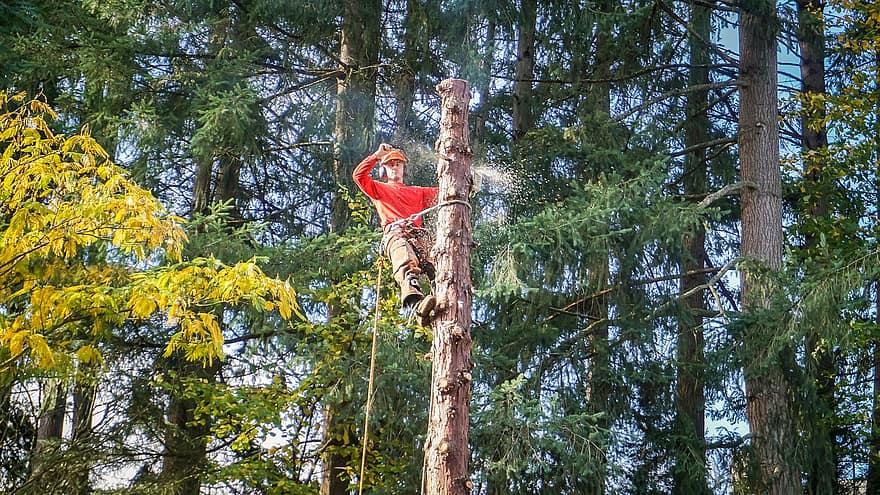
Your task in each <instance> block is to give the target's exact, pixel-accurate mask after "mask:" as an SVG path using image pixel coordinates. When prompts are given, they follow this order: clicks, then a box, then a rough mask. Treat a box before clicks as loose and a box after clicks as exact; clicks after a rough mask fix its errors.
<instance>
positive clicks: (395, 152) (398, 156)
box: [379, 149, 409, 165]
mask: <svg viewBox="0 0 880 495" xmlns="http://www.w3.org/2000/svg"><path fill="white" fill-rule="evenodd" d="M392 160H400V161H402V162H403V163H407V162H409V160H408V159H407V158H406V155H404V154H403V152H402V151H400V150H399V149H392V150H391V151H389V152H388V153H386V154H385V156H383V157H382V161H381V162H380V163H379V164H380V165H385V164H386V163H388V162H390V161H392Z"/></svg>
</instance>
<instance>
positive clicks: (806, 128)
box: [797, 0, 837, 495]
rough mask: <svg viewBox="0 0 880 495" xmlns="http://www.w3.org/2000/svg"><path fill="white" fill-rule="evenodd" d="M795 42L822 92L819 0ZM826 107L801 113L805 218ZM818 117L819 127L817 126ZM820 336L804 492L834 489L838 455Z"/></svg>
mask: <svg viewBox="0 0 880 495" xmlns="http://www.w3.org/2000/svg"><path fill="white" fill-rule="evenodd" d="M797 6H798V30H797V35H798V45H799V46H800V51H801V57H800V59H801V89H802V91H803V92H804V93H805V94H814V95H823V94H825V36H824V34H825V33H824V27H823V24H822V19H821V17H822V2H820V1H817V0H798V3H797ZM824 117H825V111H824V110H820V111H819V112H818V114H816V115H815V116H804V117H802V118H801V144H802V147H803V150H804V152H806V153H804V155H803V156H804V176H805V179H806V182H807V184H808V185H807V188H808V190H809V191H810V192H811V193H812V194H811V197H812V198H813V201H811V203H810V205H809V206H808V209H807V210H806V211H804V212H803V213H802V214H803V215H804V216H805V217H807V218H815V217H824V216H826V215H827V214H828V202H827V200H826V199H825V197H824V195H823V194H822V192H821V190H822V182H823V181H824V179H823V178H822V174H823V171H822V170H823V169H824V167H825V163H824V160H822V159H815V158H812V157H813V156H818V155H814V154H813V153H809V152H811V151H812V152H817V151H820V150H822V149H825V148H827V147H828V134H827V131H826V129H825V126H824V124H821V121H822V119H823V118H824ZM817 122H819V123H820V124H819V125H820V127H816V123H817ZM818 242H819V238H818V236H817V235H815V234H814V233H812V232H807V234H806V249H807V251H811V250H813V249H815V248H816V246H817V245H818ZM818 342H819V336H818V335H816V334H815V332H808V335H807V340H806V346H807V353H806V361H807V362H806V365H807V372H808V374H809V376H808V379H809V380H811V381H812V383H814V384H815V387H816V388H815V399H814V400H809V401H807V402H806V407H807V408H808V409H809V412H808V414H807V416H806V417H807V421H808V423H807V424H806V425H805V430H806V431H807V435H808V437H809V440H810V448H809V449H808V451H809V453H810V459H809V463H808V465H807V466H806V467H807V468H808V472H807V484H808V488H809V489H808V493H812V494H823V495H824V494H829V495H831V494H834V493H837V461H836V458H835V451H836V448H835V440H834V434H833V432H832V428H833V422H834V410H835V404H834V388H835V387H834V376H835V374H836V373H835V370H834V368H835V363H834V358H833V355H832V353H831V352H830V350H829V349H827V347H821V346H819V344H818Z"/></svg>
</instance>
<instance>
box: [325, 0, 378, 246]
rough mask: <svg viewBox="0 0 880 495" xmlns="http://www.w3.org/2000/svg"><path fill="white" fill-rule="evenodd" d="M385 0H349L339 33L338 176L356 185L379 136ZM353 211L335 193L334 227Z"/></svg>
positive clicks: (335, 174)
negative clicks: (367, 153)
mask: <svg viewBox="0 0 880 495" xmlns="http://www.w3.org/2000/svg"><path fill="white" fill-rule="evenodd" d="M381 15H382V2H381V1H379V0H368V1H363V0H346V1H345V6H344V14H343V18H342V32H341V34H340V36H341V41H340V52H339V60H340V61H341V62H342V64H343V65H342V66H341V67H340V71H341V73H342V76H340V77H339V78H338V79H337V84H336V127H335V134H336V150H335V155H336V156H335V159H334V164H333V179H334V181H335V183H336V184H341V185H345V186H346V187H347V188H348V189H349V191H353V190H354V187H355V185H354V183H353V181H352V178H351V173H352V171H353V170H354V166H355V164H357V163H358V162H359V161H360V158H361V156H362V155H363V153H364V150H366V149H372V148H373V146H372V145H373V141H374V140H375V136H374V134H375V131H374V129H375V125H374V120H375V114H376V77H377V70H376V68H377V64H378V63H379V44H380V41H381V34H380V32H379V23H380V21H381ZM349 215H350V212H349V210H348V202H347V200H346V199H345V198H344V197H342V196H340V195H339V193H337V192H334V193H333V204H332V206H331V220H330V222H331V223H330V229H331V230H333V231H341V230H344V229H345V227H347V226H348V222H349Z"/></svg>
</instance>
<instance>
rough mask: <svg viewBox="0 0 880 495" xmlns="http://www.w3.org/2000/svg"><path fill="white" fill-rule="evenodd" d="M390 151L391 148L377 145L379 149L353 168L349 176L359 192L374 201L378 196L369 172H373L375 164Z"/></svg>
mask: <svg viewBox="0 0 880 495" xmlns="http://www.w3.org/2000/svg"><path fill="white" fill-rule="evenodd" d="M389 150H391V146H390V145H388V144H385V143H382V144H380V145H379V149H378V150H376V151H375V152H374V153H373V154H372V155H369V156H367V157H366V158H364V159H363V160H361V162H360V163H358V165H357V167H355V168H354V172H353V173H352V174H351V177H352V179H354V183H355V184H357V185H358V187H359V188H361V191H363V192H364V194H366V195H367V196H369V197H371V198H373V199H376V198H377V197H378V196H379V193H378V192H377V190H376V181H374V180H373V178H372V177H370V172H372V171H373V167H375V166H376V164H377V163H379V161H380V160H381V159H382V157H383V156H385V155H386V154H387V153H388V151H389Z"/></svg>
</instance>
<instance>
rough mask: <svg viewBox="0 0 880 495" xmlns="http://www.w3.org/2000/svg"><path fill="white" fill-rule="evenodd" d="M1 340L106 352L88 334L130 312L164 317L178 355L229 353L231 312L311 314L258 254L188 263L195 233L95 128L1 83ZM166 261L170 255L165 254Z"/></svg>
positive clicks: (87, 356) (53, 354)
mask: <svg viewBox="0 0 880 495" xmlns="http://www.w3.org/2000/svg"><path fill="white" fill-rule="evenodd" d="M0 105H2V108H3V113H2V115H0V146H2V162H0V176H2V181H0V346H2V347H4V348H6V349H7V350H8V352H9V355H10V359H9V360H7V361H6V362H5V363H0V372H5V371H8V369H9V368H8V366H10V365H12V364H14V363H15V362H16V361H20V360H21V359H25V358H27V359H28V360H29V361H30V362H31V363H32V364H34V365H36V366H39V367H49V366H53V365H58V364H59V363H66V362H70V361H71V360H72V359H76V360H78V361H80V362H83V363H95V362H99V361H100V360H101V355H100V351H99V350H98V348H96V347H92V346H85V345H84V344H83V343H82V342H83V341H84V340H92V339H94V338H97V339H99V340H100V339H102V338H106V337H107V335H106V332H108V331H111V330H112V329H114V328H117V327H119V326H120V325H121V324H122V323H123V322H125V321H140V320H146V319H155V318H162V319H164V321H165V323H166V325H167V326H168V327H169V328H172V329H173V330H174V333H173V335H172V337H171V338H170V342H169V343H168V345H167V348H166V355H168V354H171V353H173V352H175V351H178V350H179V351H182V352H183V353H184V355H185V356H186V357H188V358H190V359H193V360H204V361H210V360H212V359H213V358H216V357H220V356H222V355H223V349H222V345H223V335H222V326H223V320H222V316H223V315H222V312H221V311H219V310H218V309H217V308H219V307H221V306H220V305H224V306H226V307H232V306H237V305H247V306H249V307H253V308H255V309H257V310H260V311H277V312H278V313H279V314H280V315H281V317H282V318H284V319H290V318H292V317H293V316H294V315H296V316H300V317H301V316H302V315H301V314H300V313H299V309H298V307H297V303H296V300H295V293H294V291H293V289H292V287H291V286H290V285H289V284H288V283H287V282H284V281H280V280H276V279H272V278H270V277H268V276H266V275H265V274H264V273H263V272H262V271H261V270H260V268H259V267H258V266H257V262H256V260H251V261H248V262H243V263H238V264H236V265H233V266H227V265H224V264H222V263H220V262H219V261H217V260H215V259H205V258H200V259H196V260H192V261H186V262H184V261H182V256H181V252H182V249H183V245H184V243H185V242H186V240H187V238H186V234H185V232H184V228H183V226H182V220H181V219H180V218H177V217H174V216H173V215H169V214H168V213H167V212H166V211H165V209H164V208H163V206H162V205H161V204H160V203H159V202H158V200H156V198H154V197H153V196H152V194H150V193H149V192H148V191H146V190H144V189H142V188H140V187H138V186H137V185H136V184H135V183H134V182H132V181H131V180H130V178H129V177H128V176H127V174H126V173H125V171H124V170H122V169H121V168H119V167H117V166H116V165H114V164H113V163H112V162H110V161H109V159H108V156H107V153H106V152H105V151H104V150H103V149H102V148H101V146H100V145H98V144H97V143H96V142H95V140H94V139H92V138H91V136H90V135H89V133H88V130H87V129H84V130H83V131H82V132H81V133H79V134H76V135H74V136H70V137H65V136H60V135H56V134H54V133H53V132H52V130H51V129H50V126H49V125H48V124H47V121H46V120H45V118H46V117H47V116H48V117H50V118H51V117H55V114H54V113H53V111H52V109H51V108H50V107H49V106H48V105H47V104H46V103H45V102H43V101H40V100H31V101H26V98H25V97H24V95H9V94H7V93H0ZM163 260H164V262H163Z"/></svg>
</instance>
